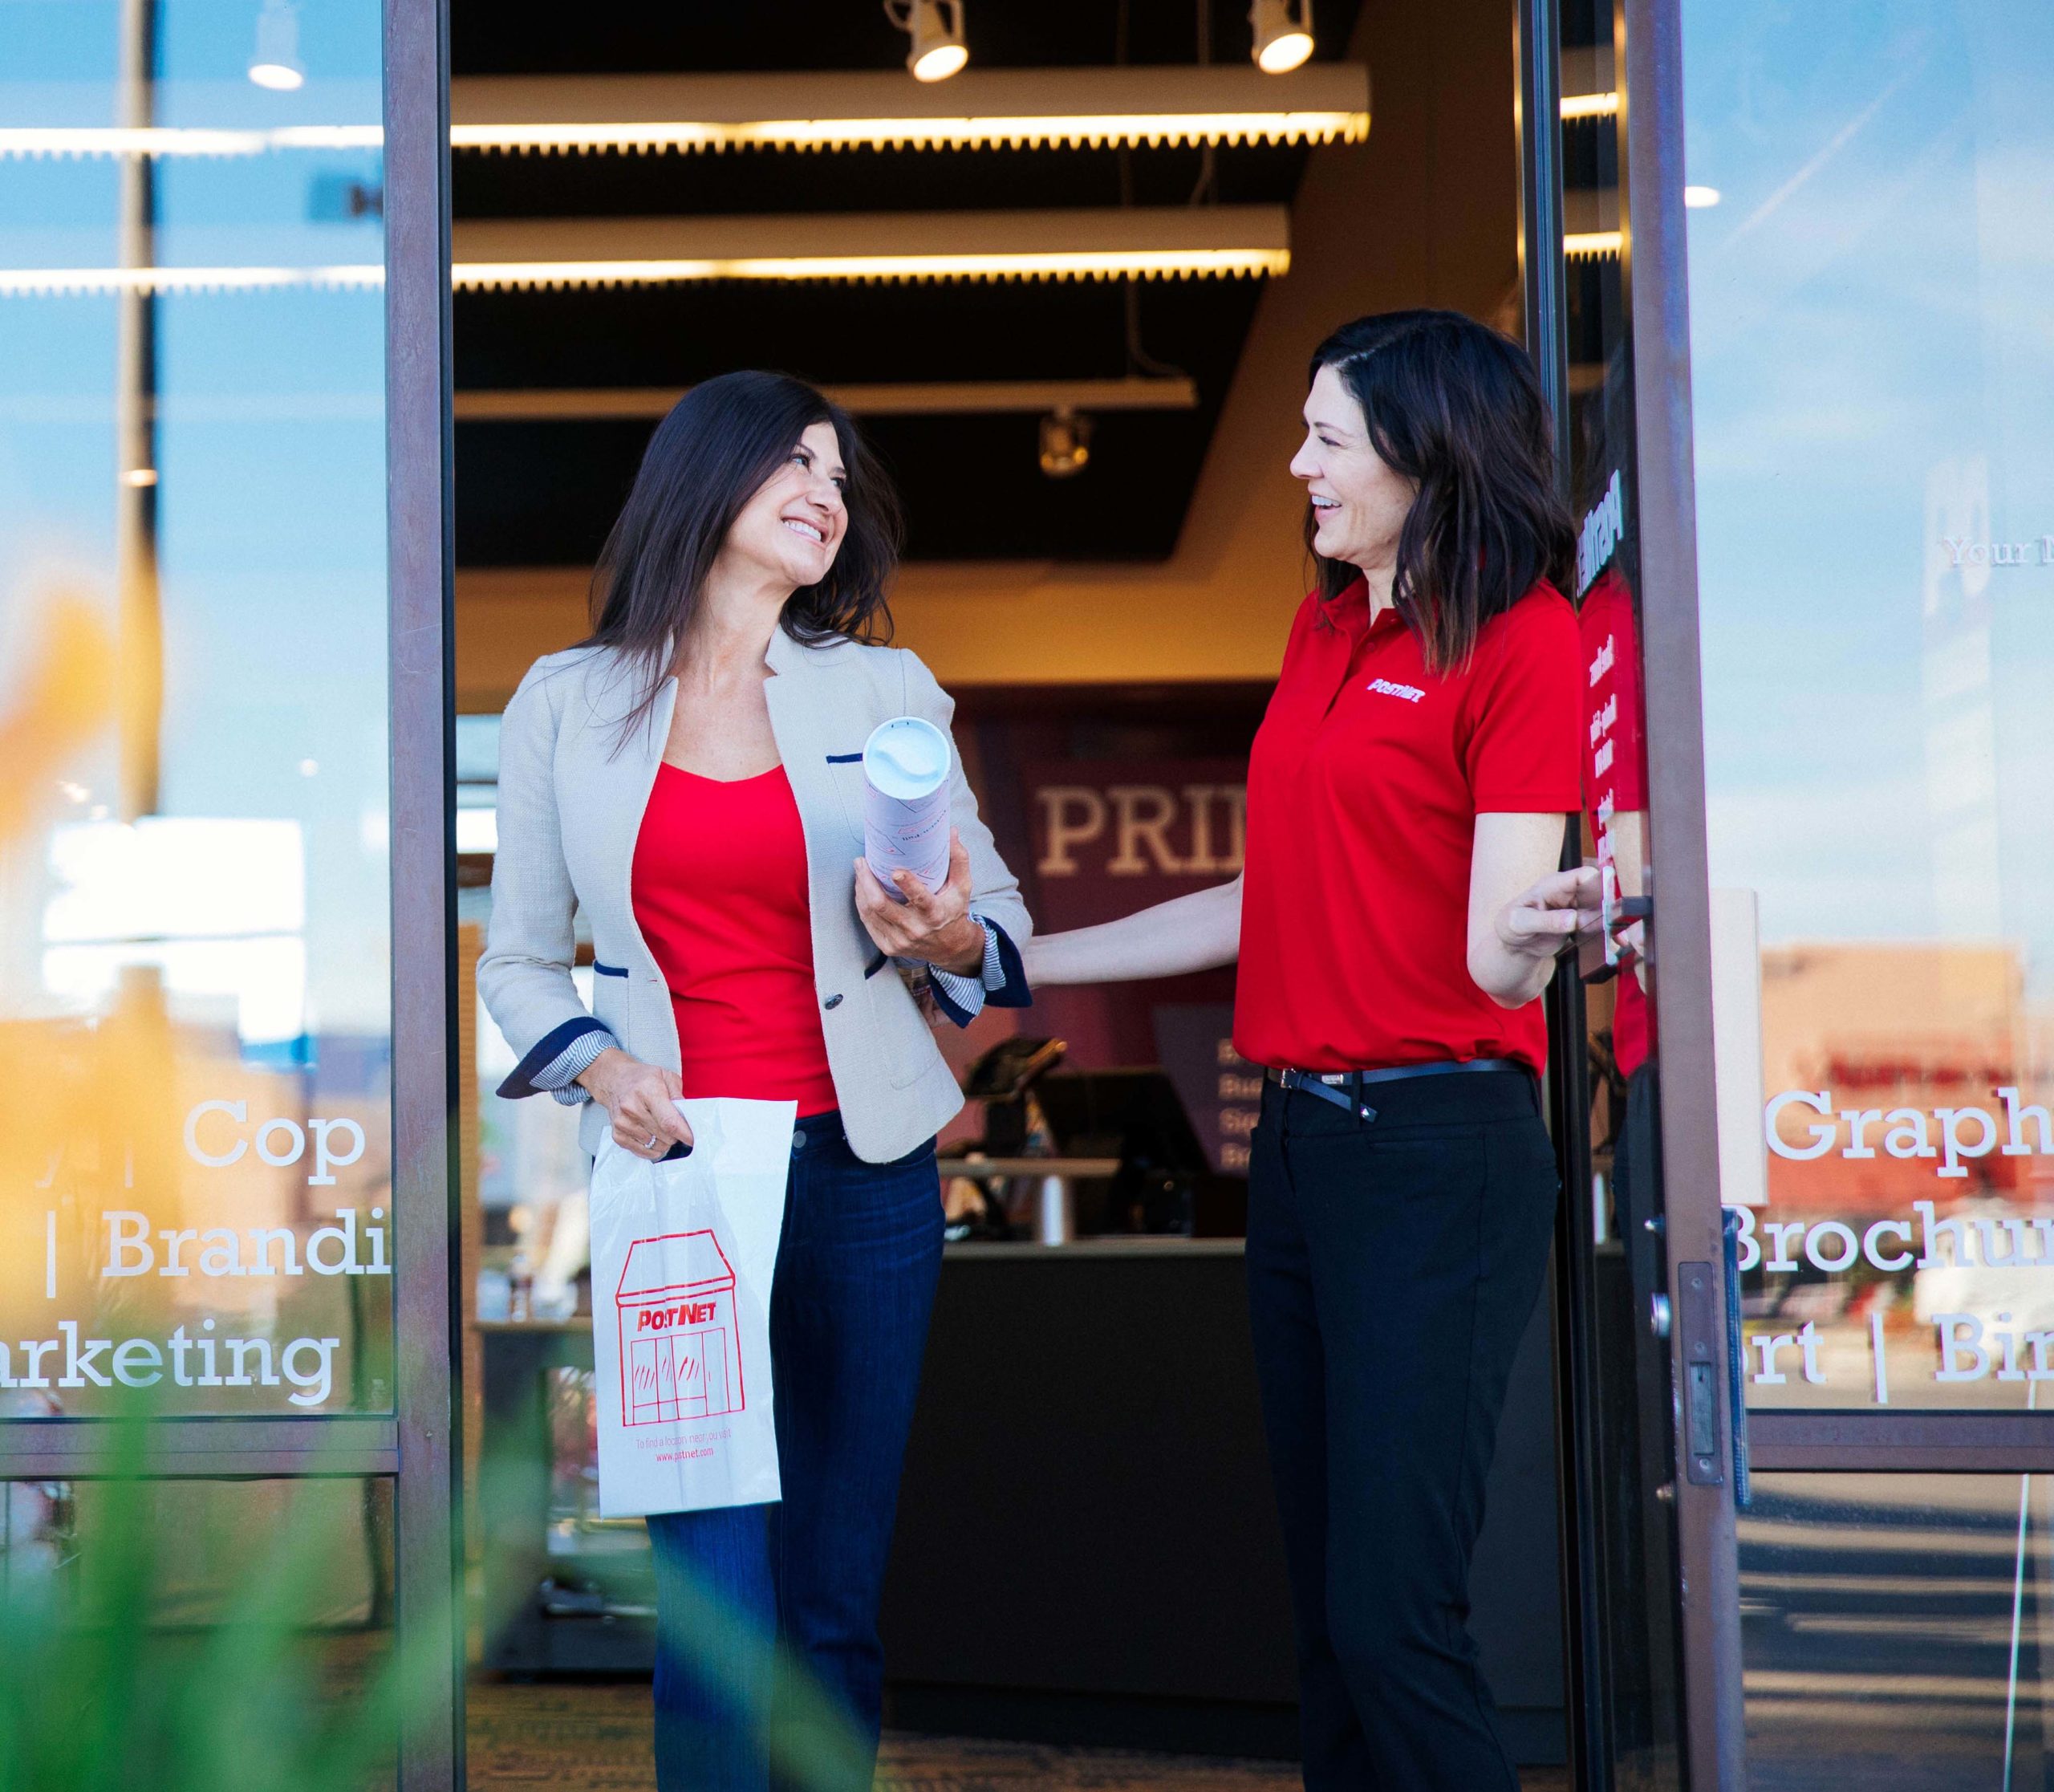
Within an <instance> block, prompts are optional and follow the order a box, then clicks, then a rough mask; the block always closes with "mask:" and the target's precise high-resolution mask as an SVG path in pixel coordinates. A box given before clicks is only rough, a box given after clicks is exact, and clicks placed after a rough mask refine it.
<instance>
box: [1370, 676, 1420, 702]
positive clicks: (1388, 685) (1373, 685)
mask: <svg viewBox="0 0 2054 1792" xmlns="http://www.w3.org/2000/svg"><path fill="white" fill-rule="evenodd" d="M1364 689H1367V690H1371V691H1374V692H1375V693H1377V694H1378V696H1379V697H1403V698H1404V699H1405V701H1407V703H1417V702H1418V701H1419V699H1420V698H1421V697H1424V696H1425V695H1426V694H1427V693H1425V692H1424V691H1423V690H1421V689H1419V686H1418V685H1399V684H1395V683H1394V682H1393V681H1391V680H1390V679H1388V678H1372V679H1371V680H1370V681H1369V683H1368V685H1366V686H1365V687H1364Z"/></svg>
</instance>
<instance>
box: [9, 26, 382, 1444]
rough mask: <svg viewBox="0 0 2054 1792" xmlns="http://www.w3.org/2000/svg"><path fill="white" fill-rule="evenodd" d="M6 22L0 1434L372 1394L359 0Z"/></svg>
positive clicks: (364, 55) (378, 651) (375, 1209)
mask: <svg viewBox="0 0 2054 1792" xmlns="http://www.w3.org/2000/svg"><path fill="white" fill-rule="evenodd" d="M6 12H7V19H6V28H5V38H6V55H5V58H4V61H0V341H4V343H6V351H5V352H4V353H0V742H5V743H6V744H5V746H0V762H5V764H6V767H7V784H8V789H7V790H6V793H5V795H4V797H0V1169H4V1174H0V1415H5V1416H15V1417H64V1418H71V1417H80V1416H95V1415H98V1414H103V1413H105V1412H110V1411H112V1410H114V1409H115V1408H116V1406H117V1405H119V1404H122V1403H124V1401H125V1402H128V1403H129V1404H132V1403H133V1402H134V1401H135V1400H137V1399H139V1398H140V1399H142V1400H146V1401H147V1402H148V1403H150V1406H151V1409H152V1410H153V1411H156V1412H162V1413H165V1414H178V1413H197V1412H209V1413H237V1414H246V1415H248V1414H262V1415H273V1414H275V1415H280V1416H298V1415H310V1414H317V1413H335V1412H377V1411H383V1410H390V1408H391V1407H392V1398H393V1393H392V1311H393V1301H392V1287H393V1281H392V1264H393V1261H394V1258H393V1250H392V1193H391V1186H390V1163H391V1143H390V1133H391V1113H392V1065H391V1044H390V1041H391V1021H390V1012H389V1010H390V993H389V983H390V972H389V966H390V949H389V948H390V923H389V912H390V904H391V900H392V897H391V893H390V892H389V890H388V794H387V793H388V749H387V739H388V705H387V688H386V659H387V605H386V584H385V580H386V531H385V512H386V500H387V492H386V478H385V455H384V439H385V428H384V372H385V357H384V347H385V345H384V323H383V316H384V311H383V303H384V301H383V290H382V289H383V286H384V231H383V227H382V223H381V213H382V208H383V192H382V186H381V181H382V172H381V149H380V143H381V133H380V122H379V121H380V16H379V9H378V8H377V7H376V6H369V5H357V4H352V5H347V6H319V7H306V8H303V9H302V8H301V7H298V6H294V5H291V4H290V3H289V0H265V3H264V4H262V6H259V5H258V3H257V0H249V3H247V4H241V5H229V6H222V5H214V4H208V5H195V4H188V3H186V0H118V3H117V0H14V3H13V4H10V6H8V7H7V8H6Z"/></svg>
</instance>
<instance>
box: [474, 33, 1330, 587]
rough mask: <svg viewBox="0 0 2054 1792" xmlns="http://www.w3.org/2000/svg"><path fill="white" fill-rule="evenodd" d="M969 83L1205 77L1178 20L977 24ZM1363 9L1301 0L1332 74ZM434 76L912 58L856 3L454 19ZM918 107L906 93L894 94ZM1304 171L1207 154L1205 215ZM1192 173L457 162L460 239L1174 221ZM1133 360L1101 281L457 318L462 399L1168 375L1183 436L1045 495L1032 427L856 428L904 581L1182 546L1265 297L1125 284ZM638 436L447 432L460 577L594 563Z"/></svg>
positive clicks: (1038, 157) (989, 154)
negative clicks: (1169, 209)
mask: <svg viewBox="0 0 2054 1792" xmlns="http://www.w3.org/2000/svg"><path fill="white" fill-rule="evenodd" d="M1210 10H1211V12H1212V22H1211V30H1210V34H1209V35H1210V38H1211V43H1212V56H1213V59H1215V60H1216V61H1220V62H1222V63H1227V62H1232V61H1236V60H1240V59H1245V58H1246V56H1247V55H1248V22H1247V15H1246V12H1245V10H1244V8H1243V7H1242V6H1240V5H1238V4H1236V0H1220V3H1219V4H1217V5H1216V6H1212V8H1211V9H1210ZM966 11H967V14H968V17H967V26H968V39H969V43H970V48H971V53H972V59H973V66H975V67H989V68H1000V67H1057V66H1064V65H1079V66H1086V67H1096V66H1104V65H1110V64H1112V63H1116V62H1118V61H1120V60H1121V59H1122V37H1124V59H1125V60H1126V61H1129V62H1132V63H1171V64H1187V63H1191V62H1192V61H1194V60H1195V59H1196V51H1197V21H1198V18H1199V16H1200V11H1201V8H1200V7H1199V6H1197V5H1195V3H1194V0H1119V3H1115V0H1040V3H1037V4H1034V5H1025V4H1021V3H1020V0H968V4H967V6H966ZM1355 11H1356V3H1355V0H1315V4H1314V25H1315V30H1316V33H1317V39H1318V43H1319V54H1320V55H1321V56H1323V57H1336V56H1338V55H1339V54H1340V51H1341V50H1342V46H1343V45H1344V44H1345V43H1346V40H1347V39H1348V36H1349V34H1350V30H1351V28H1352V26H1353V25H1354V14H1355ZM451 40H452V54H453V63H454V71H455V73H456V74H457V75H458V76H463V75H485V74H494V75H511V74H522V75H533V74H568V73H587V72H629V71H708V72H710V71H739V70H787V69H797V68H806V69H852V70H853V69H891V68H895V67H903V58H904V54H905V47H906V41H907V40H906V39H905V38H904V36H903V35H902V34H901V33H900V32H899V31H897V30H895V29H894V28H893V27H892V26H891V24H890V23H889V22H887V19H886V18H884V16H883V12H882V10H881V9H880V8H879V6H877V5H876V4H875V0H779V3H777V4H770V3H768V0H731V3H730V4H729V5H726V6H712V5H708V4H706V3H704V0H700V3H699V4H693V5H685V6H680V5H677V4H676V3H675V0H671V3H666V4H664V5H660V6H659V5H654V4H650V3H648V0H633V3H629V4H622V5H614V6H591V7H587V8H583V9H578V8H564V7H562V6H550V7H548V8H547V9H546V10H545V9H544V8H543V7H542V6H540V5H538V4H534V3H532V0H510V3H509V0H453V5H452V8H451ZM907 79H908V80H909V81H910V79H911V77H910V76H908V77H907ZM1306 153H1307V152H1306V151H1305V150H1304V149H1301V148H1297V149H1294V148H1264V147H1249V148H1225V147H1223V148H1219V149H1217V150H1216V151H1215V152H1214V153H1213V159H1212V166H1213V176H1212V180H1211V181H1210V182H1209V183H1208V185H1207V190H1206V194H1205V201H1206V202H1208V203H1210V202H1215V201H1216V202H1220V203H1224V204H1288V203H1289V201H1290V200H1291V198H1292V197H1293V194H1294V193H1295V192H1296V190H1297V184H1298V179H1299V176H1300V174H1301V172H1302V170H1303V169H1304V165H1305V156H1306ZM1203 167H1204V157H1203V155H1202V152H1200V151H1198V150H1195V149H1171V148H1164V149H1153V150H1151V149H1141V150H1135V151H1132V152H1120V151H1114V150H1068V149H1041V150H1020V151H1009V150H995V149H976V150H940V151H925V152H922V151H914V150H875V151H874V150H856V151H847V152H840V153H821V152H813V153H800V152H790V151H783V152H780V151H749V152H738V153H730V154H727V155H705V154H699V155H680V154H669V155H648V156H620V155H572V156H506V155H491V154H477V153H465V154H460V155H459V156H457V160H456V169H455V176H454V201H455V209H456V213H457V217H459V218H460V219H461V218H483V217H578V216H591V215H596V214H605V215H610V216H675V215H680V214H686V213H777V212H799V213H810V212H830V211H866V212H876V211H914V210H919V211H935V210H951V209H976V210H980V211H991V210H1005V209H1045V208H1058V207H1068V206H1089V207H1100V206H1110V205H1121V204H1122V203H1132V204H1135V205H1158V206H1160V205H1185V204H1187V203H1190V202H1191V199H1192V196H1193V193H1194V191H1195V189H1197V188H1198V186H1199V185H1200V177H1201V173H1202V171H1203ZM1137 295H1138V296H1137V299H1136V301H1135V308H1136V313H1137V319H1136V321H1137V323H1138V347H1139V355H1140V358H1139V360H1137V359H1135V357H1134V356H1132V355H1131V354H1130V351H1129V345H1128V330H1127V318H1126V306H1127V299H1126V289H1125V287H1124V286H1123V285H1122V283H1120V282H1061V283H1058V282H1017V283H1009V284H998V283H993V284H978V283H970V282H949V283H941V284H930V285H923V286H915V285H891V286H885V285H842V284H828V283H794V284H790V285H770V284H765V283H761V282H750V283H706V284H689V285H678V286H645V287H639V288H629V289H610V290H601V291H558V292H547V291H526V292H519V291H517V292H497V293H460V294H459V295H457V299H456V377H457V385H458V387H459V388H509V387H526V388H548V387H566V386H576V387H593V386H663V385H672V384H675V385H678V386H683V385H685V384H689V383H691V382H692V381H694V380H701V379H704V378H706V377H708V376H711V375H712V374H716V373H720V372H725V371H727V370H729V369H730V368H740V367H774V368H784V369H785V370H787V371H789V372H794V373H797V374H799V375H801V376H804V377H806V378H807V379H810V380H814V381H816V382H818V383H820V384H827V385H838V384H854V383H869V382H903V381H919V380H1049V379H1065V378H1078V379H1107V378H1118V377H1119V376H1122V375H1125V374H1128V373H1131V372H1162V371H1163V370H1164V369H1172V370H1174V371H1175V372H1181V373H1186V374H1188V375H1189V376H1191V379H1192V380H1193V381H1194V382H1195V384H1196V387H1197V391H1198V396H1199V404H1198V407H1197V408H1196V409H1195V410H1191V411H1182V412H1178V411H1140V412H1109V413H1106V414H1104V415H1102V416H1100V417H1098V418H1097V419H1096V429H1095V433H1094V436H1093V438H1092V442H1091V449H1092V455H1091V461H1090V465H1088V466H1087V467H1086V469H1084V470H1083V471H1082V473H1078V474H1077V475H1076V476H1075V477H1071V478H1069V479H1065V480H1053V479H1050V478H1049V477H1045V475H1044V474H1043V473H1041V469H1040V467H1039V465H1038V464H1037V428H1038V420H1037V418H1036V417H1033V416H1028V415H1017V414H1015V415H997V416H947V417H873V418H870V419H867V420H866V422H865V425H864V427H865V429H866V431H867V433H868V434H869V436H870V437H871V440H872V441H873V442H874V443H875V445H877V447H878V449H879V451H880V452H881V453H882V454H883V457H884V458H885V460H886V461H887V464H888V465H890V466H891V469H892V470H893V472H894V473H895V476H896V477H897V478H898V480H899V484H900V486H901V487H902V489H903V494H904V496H905V499H906V505H907V516H908V543H907V548H908V555H909V557H910V558H913V559H1072V560H1109V559H1110V560H1121V559H1161V558H1163V557H1164V556H1166V555H1167V554H1168V553H1169V552H1170V551H1171V549H1172V548H1173V547H1175V542H1176V538H1177V534H1178V531H1179V529H1180V528H1181V526H1182V525H1183V517H1184V513H1185V510H1186V509H1187V506H1188V505H1189V503H1190V500H1191V490H1192V488H1193V486H1194V484H1195V481H1196V478H1197V476H1198V471H1199V468H1200V464H1201V463H1202V461H1204V456H1205V451H1206V446H1207V444H1208V441H1210V439H1211V437H1212V430H1213V427H1214V425H1215V423H1216V421H1217V419H1218V416H1219V411H1220V404H1221V402H1222V400H1224V396H1225V394H1226V390H1227V386H1228V382H1229V380H1231V378H1232V374H1233V370H1234V365H1235V363H1236V360H1238V359H1239V357H1240V350H1241V344H1242V342H1243V340H1244V338H1245V336H1246V335H1247V332H1248V324H1249V323H1250V320H1251V319H1252V316H1253V315H1254V310H1255V306H1256V301H1257V299H1259V297H1260V282H1256V281H1254V280H1175V281H1153V282H1143V283H1142V284H1140V285H1139V287H1138V288H1137ZM648 428H649V426H648V425H647V424H643V423H639V422H631V423H622V422H617V421H608V422H596V421H552V422H491V423H487V422H478V421H466V422H465V423H462V424H461V425H458V427H457V559H458V562H459V563H460V564H463V565H467V566H499V567H507V566H541V565H547V566H562V565H580V564H584V563H589V562H590V560H591V558H592V557H593V555H595V552H596V551H597V550H598V547H599V542H600V541H601V539H602V538H603V536H604V534H605V533H606V530H607V526H608V524H609V523H610V522H611V520H612V517H613V514H614V511H615V509H616V508H617V507H618V506H619V502H620V501H621V499H622V498H623V496H624V495H625V494H626V491H627V486H628V484H629V482H631V479H632V478H633V477H634V472H635V464H636V462H637V461H638V459H639V456H640V453H641V449H642V445H643V442H644V441H646V440H647V434H648Z"/></svg>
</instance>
